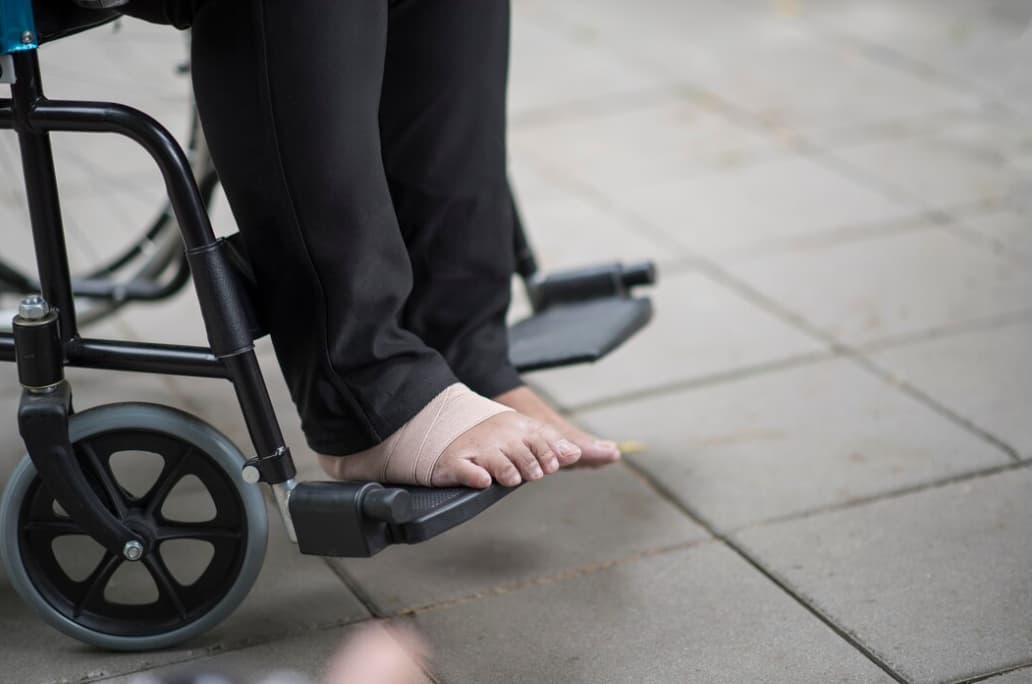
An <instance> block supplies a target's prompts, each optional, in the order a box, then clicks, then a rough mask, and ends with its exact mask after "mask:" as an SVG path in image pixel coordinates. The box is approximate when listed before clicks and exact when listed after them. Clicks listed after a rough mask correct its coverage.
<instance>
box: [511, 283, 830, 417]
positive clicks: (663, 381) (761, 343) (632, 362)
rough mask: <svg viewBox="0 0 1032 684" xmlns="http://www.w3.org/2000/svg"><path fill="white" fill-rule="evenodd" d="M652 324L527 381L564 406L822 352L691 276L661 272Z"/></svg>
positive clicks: (654, 293) (809, 341)
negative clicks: (611, 347) (602, 351)
mask: <svg viewBox="0 0 1032 684" xmlns="http://www.w3.org/2000/svg"><path fill="white" fill-rule="evenodd" d="M652 298H653V303H654V304H655V311H656V313H655V319H654V320H653V321H652V323H650V324H649V326H648V327H647V328H645V330H643V331H642V332H641V333H640V334H639V335H637V336H636V337H635V338H634V339H632V340H630V341H629V342H628V343H627V344H626V346H624V347H622V348H621V349H618V350H617V351H615V352H614V353H613V354H611V355H610V356H608V357H606V358H605V359H603V360H602V361H600V362H598V363H597V364H593V365H584V366H575V367H570V368H562V369H557V370H550V371H544V372H541V373H535V374H533V375H528V378H529V379H530V380H531V381H532V382H533V383H534V384H535V385H539V386H540V387H542V388H544V389H545V390H546V391H547V392H548V394H549V395H550V396H552V397H553V398H555V399H556V400H557V401H558V402H559V404H560V405H562V406H565V407H574V406H581V405H583V404H585V403H588V402H594V401H599V400H602V399H607V398H608V399H611V398H614V397H617V396H621V395H625V394H627V393H634V392H641V391H644V390H648V389H652V388H656V387H660V386H667V385H670V384H672V383H678V382H684V381H687V380H691V379H697V378H701V377H706V376H712V375H716V374H721V373H727V372H729V371H732V370H735V369H741V368H747V367H750V366H755V365H759V364H766V363H770V362H773V361H778V360H781V359H785V358H788V357H794V356H800V355H810V354H815V353H820V352H821V351H822V346H821V344H820V343H818V342H816V341H814V340H813V339H811V338H809V337H807V336H806V335H804V334H803V333H801V332H799V331H798V330H796V329H794V328H792V327H790V326H789V325H788V324H786V323H783V322H782V321H780V320H779V319H777V318H775V317H774V316H773V315H771V314H768V313H767V312H766V311H764V310H762V309H760V308H759V307H757V306H755V305H754V304H752V303H750V302H748V301H746V300H744V299H742V298H741V297H739V296H738V295H737V294H735V293H734V292H732V291H730V290H728V289H727V288H725V287H723V286H721V285H719V284H717V283H714V282H713V281H712V280H710V279H708V278H706V277H705V276H703V275H700V274H698V273H694V272H684V273H678V274H668V275H663V274H660V284H659V286H658V287H657V288H655V289H654V290H653V291H652Z"/></svg>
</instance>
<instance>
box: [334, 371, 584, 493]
mask: <svg viewBox="0 0 1032 684" xmlns="http://www.w3.org/2000/svg"><path fill="white" fill-rule="evenodd" d="M580 455H581V450H580V449H579V448H578V447H577V446H576V445H574V444H573V443H572V442H570V441H569V440H567V439H565V438H564V437H563V435H562V434H561V433H560V432H559V431H558V430H556V429H555V428H554V427H552V426H550V425H548V424H546V423H544V422H541V421H538V420H535V419H533V418H529V417H527V416H524V415H522V414H520V413H517V412H516V411H515V410H513V409H512V408H510V407H507V406H503V405H502V404H499V403H497V402H494V401H491V400H490V399H487V398H485V397H482V396H480V395H479V394H476V393H475V392H473V391H472V390H471V389H469V388H468V387H466V386H465V385H463V384H461V383H455V384H454V385H450V386H449V387H447V388H445V389H444V390H443V391H442V392H441V393H440V394H438V395H437V396H436V397H434V398H433V399H432V400H431V401H430V403H429V404H427V405H426V406H425V407H423V409H422V410H421V411H420V412H419V413H417V414H416V415H415V416H413V417H412V419H411V420H409V421H408V422H407V423H405V424H404V425H402V426H401V428H400V429H399V430H398V431H397V432H395V433H394V434H392V435H391V436H389V437H388V438H387V439H385V440H384V441H383V442H381V443H380V444H378V445H376V446H375V447H372V448H371V449H366V450H365V451H360V452H358V453H357V454H351V455H349V456H324V455H320V456H319V463H320V464H321V465H322V467H323V470H325V471H326V473H327V474H328V475H329V476H330V477H333V478H335V479H338V480H373V481H376V482H384V483H393V484H415V485H422V486H424V487H454V486H465V487H476V488H484V487H488V486H490V484H491V480H492V479H494V480H495V481H496V482H498V483H499V484H502V485H505V486H506V487H514V486H516V485H518V484H520V483H521V482H523V481H525V480H528V481H529V480H539V479H541V478H542V477H544V476H545V475H546V474H549V473H554V472H555V471H557V470H558V469H559V468H560V467H563V466H566V465H571V464H573V463H575V462H576V461H577V459H578V458H580Z"/></svg>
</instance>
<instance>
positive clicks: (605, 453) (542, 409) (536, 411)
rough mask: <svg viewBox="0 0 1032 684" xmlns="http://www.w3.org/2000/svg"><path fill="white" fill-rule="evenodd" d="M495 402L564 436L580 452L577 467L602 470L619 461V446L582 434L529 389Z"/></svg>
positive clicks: (507, 394)
mask: <svg viewBox="0 0 1032 684" xmlns="http://www.w3.org/2000/svg"><path fill="white" fill-rule="evenodd" d="M495 401H497V402H498V403H500V404H504V405H506V406H508V407H509V408H512V409H515V410H516V411H519V412H520V413H522V414H523V415H525V416H529V417H531V418H534V419H536V420H538V421H541V422H542V423H545V424H546V425H551V426H552V428H553V429H555V430H558V431H559V432H561V433H563V435H564V436H566V437H567V438H568V439H569V440H570V441H571V442H573V443H574V444H576V445H577V447H578V448H579V449H580V450H581V457H580V459H579V460H578V461H577V462H576V465H577V467H582V466H583V467H589V468H592V467H599V466H604V465H608V464H610V463H613V462H615V461H618V460H620V448H619V447H618V446H617V444H616V442H613V441H610V440H608V439H599V438H598V437H595V436H594V435H591V434H589V433H587V432H584V430H581V429H580V428H578V427H577V426H576V425H573V424H572V423H570V421H568V420H566V419H565V418H563V417H562V416H561V415H560V414H559V412H558V411H556V410H555V409H554V408H552V407H551V406H549V405H548V403H547V402H546V401H545V400H544V399H542V398H541V397H539V396H538V395H537V393H535V392H534V391H533V390H531V389H530V388H529V387H526V386H524V387H517V388H516V389H513V390H509V391H508V392H505V393H504V394H500V395H498V396H497V397H495Z"/></svg>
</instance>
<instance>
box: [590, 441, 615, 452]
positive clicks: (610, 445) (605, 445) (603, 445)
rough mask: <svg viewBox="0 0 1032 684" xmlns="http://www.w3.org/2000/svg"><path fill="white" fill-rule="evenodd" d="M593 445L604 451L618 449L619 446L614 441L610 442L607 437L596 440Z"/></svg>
mask: <svg viewBox="0 0 1032 684" xmlns="http://www.w3.org/2000/svg"><path fill="white" fill-rule="evenodd" d="M595 446H596V447H598V448H599V449H603V450H605V451H620V447H618V446H617V444H616V442H611V441H609V440H608V439H599V440H596V441H595Z"/></svg>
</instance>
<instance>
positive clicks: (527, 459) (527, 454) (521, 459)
mask: <svg viewBox="0 0 1032 684" xmlns="http://www.w3.org/2000/svg"><path fill="white" fill-rule="evenodd" d="M505 453H506V455H507V456H508V457H509V460H510V461H512V462H513V464H514V465H515V466H516V467H517V468H518V469H519V471H520V475H522V476H523V479H524V480H540V479H541V478H542V477H544V476H545V473H544V471H543V470H542V469H541V464H540V463H538V460H537V456H535V455H534V452H533V451H531V450H530V448H529V447H527V445H526V444H524V443H523V442H517V443H516V444H513V445H511V446H509V447H508V448H507V449H505Z"/></svg>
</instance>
